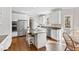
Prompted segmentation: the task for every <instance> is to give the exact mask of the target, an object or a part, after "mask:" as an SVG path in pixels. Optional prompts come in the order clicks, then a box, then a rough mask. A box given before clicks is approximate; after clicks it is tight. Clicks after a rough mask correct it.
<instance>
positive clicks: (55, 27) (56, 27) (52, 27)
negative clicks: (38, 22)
mask: <svg viewBox="0 0 79 59" xmlns="http://www.w3.org/2000/svg"><path fill="white" fill-rule="evenodd" d="M41 27H42V28H51V29H55V30H57V29H61V27H60V26H41Z"/></svg>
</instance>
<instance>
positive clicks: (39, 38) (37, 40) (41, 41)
mask: <svg viewBox="0 0 79 59" xmlns="http://www.w3.org/2000/svg"><path fill="white" fill-rule="evenodd" d="M33 40H34V41H32V43H33V45H35V46H36V48H37V49H39V48H42V47H44V46H46V42H47V38H46V33H45V32H43V33H38V34H36V35H35V37H34V39H33Z"/></svg>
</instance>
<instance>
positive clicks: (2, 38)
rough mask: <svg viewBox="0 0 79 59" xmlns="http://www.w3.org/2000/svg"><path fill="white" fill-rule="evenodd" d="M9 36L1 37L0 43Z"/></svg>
mask: <svg viewBox="0 0 79 59" xmlns="http://www.w3.org/2000/svg"><path fill="white" fill-rule="evenodd" d="M7 36H8V35H0V43H1V42H2V41H3V40H4V39H5V38H6V37H7Z"/></svg>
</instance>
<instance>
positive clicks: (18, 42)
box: [7, 37, 65, 51]
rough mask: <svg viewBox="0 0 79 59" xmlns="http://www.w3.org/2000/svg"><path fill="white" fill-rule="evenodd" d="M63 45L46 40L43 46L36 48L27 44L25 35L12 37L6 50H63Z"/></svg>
mask: <svg viewBox="0 0 79 59" xmlns="http://www.w3.org/2000/svg"><path fill="white" fill-rule="evenodd" d="M64 48H65V46H62V45H59V44H57V42H56V41H52V40H48V42H47V44H46V46H45V47H42V48H40V49H37V48H36V47H35V46H34V45H32V44H31V45H30V47H29V45H28V43H27V41H26V38H25V37H14V38H12V44H11V46H10V47H9V49H7V51H64Z"/></svg>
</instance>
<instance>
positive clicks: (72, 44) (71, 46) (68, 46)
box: [63, 32, 79, 51]
mask: <svg viewBox="0 0 79 59" xmlns="http://www.w3.org/2000/svg"><path fill="white" fill-rule="evenodd" d="M63 38H64V40H65V43H66V48H65V51H66V50H67V49H69V50H70V51H79V47H77V45H76V43H75V42H74V41H73V40H72V38H71V36H69V35H68V34H67V33H66V32H63Z"/></svg>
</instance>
